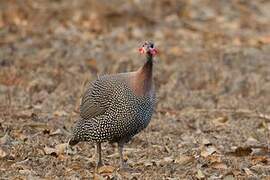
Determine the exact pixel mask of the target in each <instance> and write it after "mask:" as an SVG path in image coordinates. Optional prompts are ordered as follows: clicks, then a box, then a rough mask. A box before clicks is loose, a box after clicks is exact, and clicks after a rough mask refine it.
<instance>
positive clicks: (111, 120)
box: [69, 42, 157, 164]
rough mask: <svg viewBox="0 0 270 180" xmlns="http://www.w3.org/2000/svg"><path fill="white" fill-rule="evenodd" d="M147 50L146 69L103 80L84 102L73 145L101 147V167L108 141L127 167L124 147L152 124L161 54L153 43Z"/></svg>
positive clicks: (100, 78)
mask: <svg viewBox="0 0 270 180" xmlns="http://www.w3.org/2000/svg"><path fill="white" fill-rule="evenodd" d="M143 48H144V51H143V52H145V53H146V63H145V64H144V66H143V67H142V68H140V69H139V70H138V71H135V72H130V73H120V74H114V75H104V76H99V77H98V79H97V80H95V81H94V82H92V83H91V85H90V86H89V87H88V89H87V91H86V92H85V94H84V96H83V98H82V102H81V106H80V119H79V120H78V122H77V123H76V125H75V127H74V129H73V136H72V138H71V139H70V141H69V144H70V145H75V144H77V143H78V142H80V141H90V142H95V143H97V150H98V151H99V162H98V164H101V152H100V151H101V148H100V143H102V142H105V141H109V142H117V143H118V144H119V153H120V159H121V161H122V162H121V163H122V164H123V158H122V148H123V144H124V143H126V142H128V141H129V140H130V139H131V138H132V137H133V136H134V135H136V134H137V133H139V132H140V131H141V130H143V129H144V128H146V127H147V125H148V124H149V122H150V120H151V116H152V114H153V111H154V105H155V89H154V85H153V79H152V67H153V56H154V54H155V53H156V52H157V51H156V50H155V48H154V47H153V44H152V43H149V42H146V43H145V44H144V45H143ZM140 51H141V50H140Z"/></svg>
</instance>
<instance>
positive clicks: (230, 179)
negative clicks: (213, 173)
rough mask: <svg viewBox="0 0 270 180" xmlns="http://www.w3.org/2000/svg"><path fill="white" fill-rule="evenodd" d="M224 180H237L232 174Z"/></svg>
mask: <svg viewBox="0 0 270 180" xmlns="http://www.w3.org/2000/svg"><path fill="white" fill-rule="evenodd" d="M223 180H235V178H234V177H233V175H232V174H230V175H226V176H225V177H223Z"/></svg>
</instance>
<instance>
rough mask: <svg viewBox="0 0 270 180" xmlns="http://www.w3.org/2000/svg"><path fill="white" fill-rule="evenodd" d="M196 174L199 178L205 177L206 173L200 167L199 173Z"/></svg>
mask: <svg viewBox="0 0 270 180" xmlns="http://www.w3.org/2000/svg"><path fill="white" fill-rule="evenodd" d="M196 176H197V178H198V179H203V178H205V175H204V174H203V172H202V171H201V170H200V169H199V170H198V171H197V175H196Z"/></svg>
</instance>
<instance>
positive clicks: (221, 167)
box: [211, 162, 228, 169]
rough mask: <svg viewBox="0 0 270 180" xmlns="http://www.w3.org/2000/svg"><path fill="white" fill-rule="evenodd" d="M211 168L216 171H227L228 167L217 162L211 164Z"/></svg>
mask: <svg viewBox="0 0 270 180" xmlns="http://www.w3.org/2000/svg"><path fill="white" fill-rule="evenodd" d="M211 167H213V168H215V169H227V168H228V166H227V165H226V164H224V163H221V162H215V163H212V164H211Z"/></svg>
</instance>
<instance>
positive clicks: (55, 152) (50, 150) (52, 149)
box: [43, 146, 57, 156]
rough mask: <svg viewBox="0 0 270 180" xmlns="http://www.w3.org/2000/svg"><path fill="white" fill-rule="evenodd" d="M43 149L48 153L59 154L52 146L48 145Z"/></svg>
mask: <svg viewBox="0 0 270 180" xmlns="http://www.w3.org/2000/svg"><path fill="white" fill-rule="evenodd" d="M43 150H44V152H45V154H46V155H55V156H56V155H57V151H56V149H54V148H50V147H47V146H46V147H45V148H44V149H43Z"/></svg>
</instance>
